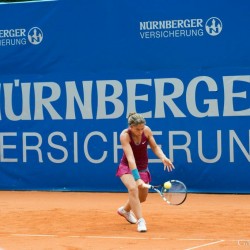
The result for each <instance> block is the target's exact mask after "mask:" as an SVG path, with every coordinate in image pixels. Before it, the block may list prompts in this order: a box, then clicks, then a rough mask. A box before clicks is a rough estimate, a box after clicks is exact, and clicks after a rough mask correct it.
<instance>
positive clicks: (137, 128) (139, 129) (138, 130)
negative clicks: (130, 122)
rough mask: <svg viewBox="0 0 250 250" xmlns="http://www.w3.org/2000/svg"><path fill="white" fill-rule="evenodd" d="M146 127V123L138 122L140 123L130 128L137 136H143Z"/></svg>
mask: <svg viewBox="0 0 250 250" xmlns="http://www.w3.org/2000/svg"><path fill="white" fill-rule="evenodd" d="M144 128H145V124H143V123H142V124H138V125H134V126H130V129H131V131H132V133H133V135H135V136H141V135H142V133H143V130H144Z"/></svg>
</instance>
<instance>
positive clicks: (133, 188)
mask: <svg viewBox="0 0 250 250" xmlns="http://www.w3.org/2000/svg"><path fill="white" fill-rule="evenodd" d="M128 191H129V193H130V194H135V195H137V193H138V187H137V185H131V186H129V188H128Z"/></svg>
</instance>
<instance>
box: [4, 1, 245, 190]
mask: <svg viewBox="0 0 250 250" xmlns="http://www.w3.org/2000/svg"><path fill="white" fill-rule="evenodd" d="M249 7H250V3H248V2H247V1H243V0H240V1H230V2H228V1H226V0H222V1H219V2H218V1H215V0H212V1H209V2H201V1H199V0H192V1H184V0H179V1H169V0H157V1H149V2H145V1H141V0H138V1H135V2H133V1H126V0H125V1H115V0H107V1H102V0H93V1H85V0H74V1H73V2H72V1H70V0H59V1H46V2H33V3H16V4H1V5H0V16H1V20H0V189H2V190H4V189H7V190H9V189H11V190H12V189H13V190H83V191H122V190H124V188H123V186H122V184H121V182H120V180H119V179H118V178H116V177H115V172H116V168H117V166H118V164H119V160H120V157H121V154H122V151H121V146H120V143H119V133H120V132H121V131H122V129H124V128H125V127H126V126H127V119H126V117H127V114H128V113H129V112H131V111H137V112H139V113H142V114H143V115H144V116H145V118H146V120H147V124H148V125H149V126H150V127H151V129H152V130H153V131H154V133H155V139H156V141H157V142H158V143H159V144H160V145H161V146H162V149H163V150H164V152H165V153H166V154H167V155H168V156H169V157H170V158H171V159H172V160H173V161H174V164H175V167H176V169H175V171H174V172H172V173H171V174H170V173H166V172H164V171H163V166H162V164H161V163H160V162H159V161H158V160H157V159H156V158H155V156H154V155H153V154H152V152H150V150H149V155H150V169H151V172H152V176H153V183H154V184H158V183H160V182H162V181H165V180H166V179H180V180H182V181H184V182H185V183H186V184H187V187H188V189H189V191H191V192H219V193H231V192H232V193H249V191H250V185H249V177H250V164H249V162H250V130H249V125H250V118H249V117H250V50H249V44H250V34H249V23H250V16H249Z"/></svg>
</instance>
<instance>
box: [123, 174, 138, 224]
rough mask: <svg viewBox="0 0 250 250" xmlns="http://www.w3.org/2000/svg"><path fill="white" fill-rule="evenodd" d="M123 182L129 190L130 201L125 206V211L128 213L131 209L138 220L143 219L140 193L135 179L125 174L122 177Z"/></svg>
mask: <svg viewBox="0 0 250 250" xmlns="http://www.w3.org/2000/svg"><path fill="white" fill-rule="evenodd" d="M121 181H122V182H123V184H124V185H125V187H126V188H127V189H128V196H129V199H128V201H127V202H126V204H125V205H124V209H125V210H126V211H130V209H132V211H133V212H134V214H135V216H136V217H137V218H138V219H139V218H142V212H141V204H140V200H139V192H138V187H137V185H136V182H135V180H134V177H133V176H132V175H131V174H124V175H122V176H121Z"/></svg>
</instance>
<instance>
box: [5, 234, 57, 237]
mask: <svg viewBox="0 0 250 250" xmlns="http://www.w3.org/2000/svg"><path fill="white" fill-rule="evenodd" d="M10 235H11V236H17V237H57V235H54V234H10Z"/></svg>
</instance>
